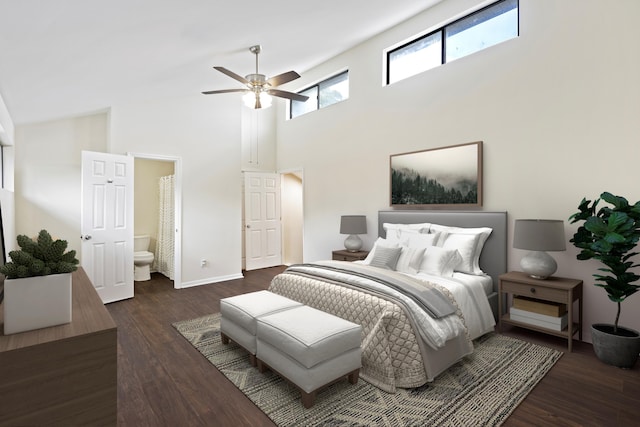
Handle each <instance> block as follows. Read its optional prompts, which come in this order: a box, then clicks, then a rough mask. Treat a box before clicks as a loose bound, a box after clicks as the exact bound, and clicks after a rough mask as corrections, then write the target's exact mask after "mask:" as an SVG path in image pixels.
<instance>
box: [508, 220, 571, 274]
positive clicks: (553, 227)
mask: <svg viewBox="0 0 640 427" xmlns="http://www.w3.org/2000/svg"><path fill="white" fill-rule="evenodd" d="M513 247H514V248H516V249H525V250H528V251H530V252H528V253H527V254H526V255H525V256H524V257H523V258H522V260H520V267H521V268H522V271H524V272H525V273H527V274H528V275H529V276H531V277H533V278H535V279H546V278H547V277H549V276H551V275H553V273H555V272H556V270H557V269H558V264H557V263H556V260H555V259H553V257H551V255H549V254H548V253H547V252H546V251H564V250H565V249H566V247H565V238H564V222H563V221H561V220H557V219H517V220H516V221H515V230H514V233H513Z"/></svg>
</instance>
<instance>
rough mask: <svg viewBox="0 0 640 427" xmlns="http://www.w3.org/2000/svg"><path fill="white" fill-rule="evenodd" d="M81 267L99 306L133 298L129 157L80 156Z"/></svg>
mask: <svg viewBox="0 0 640 427" xmlns="http://www.w3.org/2000/svg"><path fill="white" fill-rule="evenodd" d="M81 224H82V267H83V268H84V270H85V271H86V272H87V275H88V276H89V278H90V279H91V282H92V283H93V286H95V288H96V290H97V291H98V294H99V295H100V298H102V301H103V302H105V303H108V302H114V301H120V300H123V299H127V298H132V297H133V157H130V156H121V155H115V154H107V153H96V152H92V151H83V152H82V214H81Z"/></svg>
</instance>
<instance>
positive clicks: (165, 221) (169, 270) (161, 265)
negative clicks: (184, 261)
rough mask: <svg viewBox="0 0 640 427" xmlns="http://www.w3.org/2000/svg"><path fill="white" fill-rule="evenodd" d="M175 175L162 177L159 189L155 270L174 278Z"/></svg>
mask: <svg viewBox="0 0 640 427" xmlns="http://www.w3.org/2000/svg"><path fill="white" fill-rule="evenodd" d="M174 180H175V176H174V175H169V176H163V177H160V180H159V185H158V191H159V201H160V209H159V211H160V217H159V219H158V238H157V243H156V254H155V270H156V271H157V272H158V273H162V274H163V275H165V276H167V277H168V278H169V279H171V280H173V268H174V257H173V253H174V237H175V226H174V218H173V215H174V211H175V209H174V199H173V198H174V191H173V190H174Z"/></svg>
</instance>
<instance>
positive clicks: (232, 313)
mask: <svg viewBox="0 0 640 427" xmlns="http://www.w3.org/2000/svg"><path fill="white" fill-rule="evenodd" d="M300 306H302V304H301V303H299V302H297V301H294V300H291V299H289V298H286V297H283V296H280V295H278V294H274V293H273V292H269V291H258V292H251V293H248V294H242V295H237V296H234V297H229V298H223V299H221V300H220V315H221V317H220V338H221V340H222V343H223V344H229V340H230V339H231V340H232V341H233V342H235V343H236V344H238V345H239V346H240V347H243V348H244V349H245V350H247V351H248V352H249V361H250V362H251V365H253V366H256V357H255V355H256V327H257V324H256V321H257V319H258V318H259V317H260V316H264V315H267V314H271V313H276V312H279V311H281V310H287V309H290V308H292V307H300Z"/></svg>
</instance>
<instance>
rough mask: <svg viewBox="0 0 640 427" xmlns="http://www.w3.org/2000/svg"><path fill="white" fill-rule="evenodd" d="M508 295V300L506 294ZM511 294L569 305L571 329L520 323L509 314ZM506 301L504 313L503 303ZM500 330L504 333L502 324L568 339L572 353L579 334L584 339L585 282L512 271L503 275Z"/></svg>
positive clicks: (499, 297) (500, 289) (500, 294)
mask: <svg viewBox="0 0 640 427" xmlns="http://www.w3.org/2000/svg"><path fill="white" fill-rule="evenodd" d="M503 294H506V298H505V295H503ZM508 294H511V295H512V296H514V295H519V296H526V297H531V298H535V299H537V300H541V301H547V302H557V303H562V304H566V305H567V327H566V328H565V329H563V330H561V331H556V330H553V329H549V328H545V327H541V326H536V325H532V324H529V323H524V322H519V321H516V320H513V319H511V316H510V315H509V305H510V304H509V298H508ZM576 300H577V301H578V321H577V322H575V320H574V317H575V313H574V310H573V302H574V301H576ZM504 302H506V307H504V313H503V307H502V306H503V303H504ZM498 315H499V321H498V330H499V331H502V324H503V323H508V324H511V325H515V326H518V327H521V328H526V329H531V330H534V331H538V332H543V333H545V334H550V335H555V336H558V337H563V338H566V339H567V343H568V347H569V352H571V347H572V342H573V336H574V335H575V334H576V332H578V338H579V339H580V340H582V280H577V279H568V278H565V277H554V276H551V277H549V278H547V279H534V278H533V277H530V276H529V275H528V274H526V273H523V272H520V271H511V272H509V273H505V274H502V275H500V277H499V294H498Z"/></svg>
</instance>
